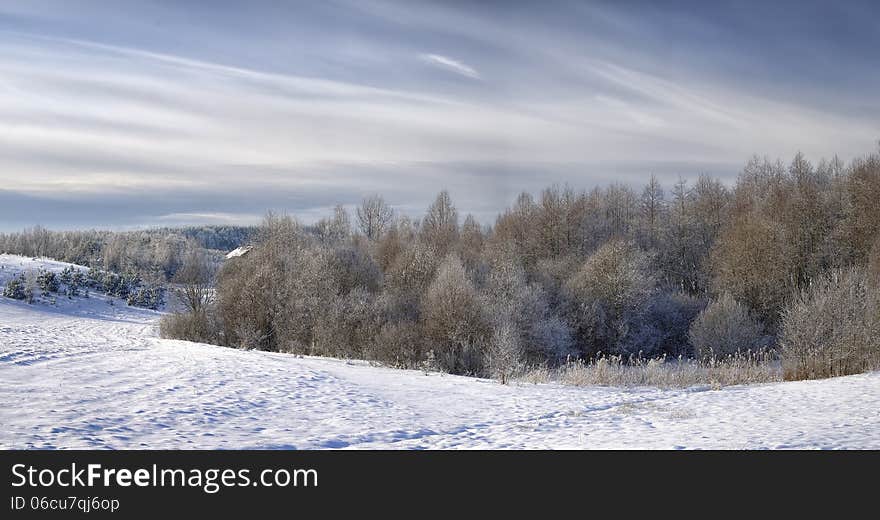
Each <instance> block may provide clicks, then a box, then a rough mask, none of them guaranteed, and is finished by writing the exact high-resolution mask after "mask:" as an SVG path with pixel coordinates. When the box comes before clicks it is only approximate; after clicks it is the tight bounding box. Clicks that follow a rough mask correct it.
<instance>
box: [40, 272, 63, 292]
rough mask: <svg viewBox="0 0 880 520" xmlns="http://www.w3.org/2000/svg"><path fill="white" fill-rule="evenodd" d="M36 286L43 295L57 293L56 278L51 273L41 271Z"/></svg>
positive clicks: (57, 283) (57, 284)
mask: <svg viewBox="0 0 880 520" xmlns="http://www.w3.org/2000/svg"><path fill="white" fill-rule="evenodd" d="M37 286H38V287H39V288H40V290H41V291H42V292H43V293H44V294H47V293H54V292H58V289H59V282H58V277H57V276H56V275H55V273H53V272H52V271H42V272H40V274H38V275H37Z"/></svg>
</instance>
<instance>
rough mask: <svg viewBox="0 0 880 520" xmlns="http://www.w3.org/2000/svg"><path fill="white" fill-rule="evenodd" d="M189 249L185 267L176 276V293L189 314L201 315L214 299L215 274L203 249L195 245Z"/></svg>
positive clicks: (189, 245) (185, 258)
mask: <svg viewBox="0 0 880 520" xmlns="http://www.w3.org/2000/svg"><path fill="white" fill-rule="evenodd" d="M187 247H188V251H187V253H186V256H185V257H184V259H183V266H182V267H181V268H180V269H179V270H178V271H177V274H175V276H174V282H175V283H176V284H177V285H178V287H177V289H176V293H177V296H178V299H179V300H180V301H181V302H182V303H183V304H184V305H185V306H186V309H187V311H188V312H191V313H192V314H198V315H201V314H203V313H204V312H205V310H206V308H207V306H208V305H209V304H210V303H211V298H212V297H213V292H214V291H213V283H212V282H213V278H214V273H213V269H212V268H211V266H210V265H209V264H208V259H207V257H206V255H205V252H204V250H203V249H202V248H200V247H198V246H197V245H196V244H193V243H190V244H188V246H187Z"/></svg>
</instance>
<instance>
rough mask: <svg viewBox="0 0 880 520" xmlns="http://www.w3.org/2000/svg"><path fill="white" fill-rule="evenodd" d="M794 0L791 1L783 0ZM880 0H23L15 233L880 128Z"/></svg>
mask: <svg viewBox="0 0 880 520" xmlns="http://www.w3.org/2000/svg"><path fill="white" fill-rule="evenodd" d="M767 4H772V5H767ZM877 49H880V6H878V5H877V4H876V3H875V2H810V1H802V2H791V3H787V2H754V3H751V4H750V3H748V2H731V3H724V2H653V3H640V2H607V3H606V2H528V3H527V2H473V3H469V2H461V1H455V2H442V3H429V2H392V1H374V0H352V1H327V2H292V1H291V2H284V1H252V2H247V3H246V4H245V3H243V2H238V1H212V2H194V1H180V0H177V1H149V2H148V1H124V0H122V1H115V2H111V1H104V2H97V1H85V0H63V1H56V0H29V1H27V2H20V1H14V2H13V1H0V230H11V229H19V228H22V227H24V226H30V225H34V224H42V225H45V226H48V227H51V228H59V229H61V228H77V227H101V228H128V227H138V226H152V225H177V224H188V223H252V222H255V221H257V220H258V219H259V218H260V216H261V215H262V214H263V213H264V212H265V210H267V209H279V210H286V211H288V212H290V213H292V214H294V215H297V216H298V217H300V218H302V219H303V220H304V221H307V222H308V221H312V220H314V219H315V218H316V217H318V216H321V215H323V214H325V213H327V212H328V208H329V207H332V206H333V205H334V204H336V203H342V204H346V205H353V204H355V203H357V201H359V200H360V199H361V198H362V197H363V196H364V195H366V194H369V193H373V192H379V193H382V194H384V195H385V196H386V198H387V199H388V200H389V201H390V202H391V203H392V204H394V205H395V206H396V207H398V209H399V210H400V211H401V212H404V213H411V214H414V215H415V214H418V213H420V212H421V211H422V209H423V208H424V207H425V206H427V204H428V203H429V202H430V200H431V199H432V198H433V196H434V195H435V194H436V192H437V191H439V190H440V189H444V188H445V189H449V190H450V192H451V194H452V196H453V199H454V200H455V202H456V203H457V205H458V206H459V208H460V210H461V211H462V213H466V212H473V213H474V214H475V215H477V216H478V217H479V218H481V219H482V220H484V221H491V218H492V215H494V214H495V212H497V211H498V210H500V209H502V208H503V207H505V206H506V205H507V204H509V203H510V202H511V201H512V199H513V198H514V197H515V195H516V193H518V192H520V191H523V190H527V191H536V190H538V189H540V188H542V187H544V186H546V185H549V184H553V183H569V184H571V185H573V186H575V187H578V188H581V187H583V188H589V187H592V186H594V185H597V184H607V183H609V182H613V181H622V182H627V183H631V184H634V185H638V184H641V183H642V182H644V180H645V179H646V178H647V176H648V175H650V174H651V173H655V174H657V175H659V176H660V177H661V180H664V181H665V182H666V183H667V184H670V183H671V182H673V180H674V179H676V178H678V176H679V175H680V176H683V177H686V178H692V177H695V176H696V175H697V174H699V173H709V174H712V175H716V176H719V177H722V178H724V179H726V180H728V181H732V179H734V178H735V176H736V174H737V172H738V170H739V168H741V166H742V165H743V164H744V163H745V161H746V160H747V159H748V158H749V157H750V156H751V155H752V154H759V155H768V156H770V157H772V158H776V157H782V158H784V159H789V158H790V157H791V156H792V155H794V153H796V152H797V151H799V150H800V151H803V152H804V153H806V154H807V156H808V157H809V158H811V159H813V160H818V159H819V158H821V157H827V156H831V155H833V154H839V155H840V156H841V158H843V159H850V158H852V157H855V156H859V155H862V154H864V153H867V152H870V151H872V150H874V149H876V142H877V139H878V138H880V96H878V95H877V92H880V66H878V65H880V54H878V51H877Z"/></svg>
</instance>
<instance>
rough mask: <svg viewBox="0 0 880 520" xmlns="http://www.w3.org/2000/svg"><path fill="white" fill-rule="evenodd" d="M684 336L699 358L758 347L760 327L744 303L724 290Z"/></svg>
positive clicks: (761, 332) (735, 352)
mask: <svg viewBox="0 0 880 520" xmlns="http://www.w3.org/2000/svg"><path fill="white" fill-rule="evenodd" d="M688 336H689V337H690V341H691V344H692V345H693V347H694V350H695V354H696V355H697V357H699V358H701V359H706V358H710V357H725V356H729V355H732V354H737V353H742V352H747V351H753V350H758V349H759V347H760V346H761V343H762V340H763V338H764V328H763V326H762V325H761V323H760V322H759V321H758V320H757V319H756V318H755V317H754V316H752V314H751V312H750V311H749V310H748V308H746V306H745V305H743V304H741V303H739V302H738V301H736V300H734V299H733V297H732V296H730V295H729V294H727V293H725V294H723V295H721V297H720V298H718V299H716V300H714V301H712V302H711V303H710V304H709V306H708V307H706V308H705V309H704V310H703V312H701V313H700V314H699V316H697V319H695V320H694V322H693V324H691V328H690V331H689V334H688Z"/></svg>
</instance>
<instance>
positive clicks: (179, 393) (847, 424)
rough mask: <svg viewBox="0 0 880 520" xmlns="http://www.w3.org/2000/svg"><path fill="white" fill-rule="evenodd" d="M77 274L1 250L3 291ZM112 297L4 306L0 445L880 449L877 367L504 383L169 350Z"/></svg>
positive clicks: (143, 315) (223, 351)
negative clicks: (699, 378)
mask: <svg viewBox="0 0 880 520" xmlns="http://www.w3.org/2000/svg"><path fill="white" fill-rule="evenodd" d="M66 265H67V264H63V263H60V262H51V261H46V260H31V259H25V258H21V257H15V256H10V255H0V281H2V282H4V283H5V279H8V278H9V277H11V276H14V275H15V274H16V273H18V272H21V271H22V270H25V269H38V268H41V267H42V268H44V269H58V270H61V269H63V268H64V267H65V266H66ZM62 300H63V301H62ZM110 300H112V299H108V298H106V297H93V298H89V299H85V298H74V299H72V300H67V299H62V298H59V302H58V304H57V305H47V304H45V303H43V304H40V303H37V304H33V305H28V304H26V303H24V302H21V301H16V300H12V299H8V298H3V297H0V403H2V406H0V425H2V426H0V448H7V449H8V448H156V449H160V448H873V449H877V448H880V414H878V413H877V410H878V409H880V373H872V374H865V375H858V376H850V377H844V378H837V379H830V380H824V381H805V382H796V383H778V384H767V385H757V386H741V387H730V388H725V389H722V390H706V389H692V390H659V389H650V388H644V389H616V388H601V387H592V388H575V387H564V386H559V385H526V384H523V385H511V386H502V385H500V384H498V383H496V382H494V381H488V380H481V379H473V378H466V377H458V376H449V375H441V374H435V373H432V374H429V375H425V374H423V373H422V372H418V371H403V370H395V369H387V368H379V367H372V366H369V365H368V364H366V363H362V362H346V361H340V360H331V359H317V358H298V357H295V356H291V355H285V354H272V353H265V352H252V351H250V352H248V351H240V350H234V349H229V348H223V347H216V346H210V345H200V344H193V343H186V342H181V341H170V340H162V339H159V338H158V337H157V335H156V322H157V320H158V318H159V317H160V314H159V313H157V312H154V311H148V310H143V309H136V308H133V307H128V306H126V305H125V304H124V303H123V302H116V303H115V304H114V305H110V304H109V301H110Z"/></svg>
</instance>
